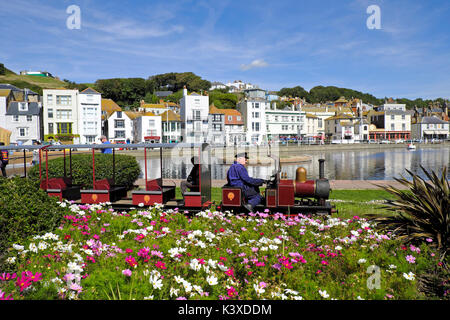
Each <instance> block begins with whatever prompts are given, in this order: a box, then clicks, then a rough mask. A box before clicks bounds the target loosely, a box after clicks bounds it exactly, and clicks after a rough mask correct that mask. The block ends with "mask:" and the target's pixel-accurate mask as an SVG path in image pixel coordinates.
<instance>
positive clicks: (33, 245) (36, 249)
mask: <svg viewBox="0 0 450 320" xmlns="http://www.w3.org/2000/svg"><path fill="white" fill-rule="evenodd" d="M28 249H29V250H30V251H31V252H34V253H37V252H38V248H37V247H36V245H35V244H34V243H33V242H32V243H30V245H29V246H28Z"/></svg>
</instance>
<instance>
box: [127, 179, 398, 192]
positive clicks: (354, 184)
mask: <svg viewBox="0 0 450 320" xmlns="http://www.w3.org/2000/svg"><path fill="white" fill-rule="evenodd" d="M181 181H182V180H181V179H164V182H165V183H167V184H170V185H173V184H174V183H175V184H176V186H180V182H181ZM136 184H137V185H139V186H142V187H143V186H144V185H145V183H144V179H138V180H137V181H136ZM225 184H226V180H212V183H211V186H212V187H213V188H221V187H222V186H223V185H225ZM388 185H389V186H393V187H396V188H398V189H402V190H404V189H406V188H405V187H404V186H403V185H402V184H400V183H398V182H397V181H395V180H331V181H330V187H331V190H374V189H380V187H379V186H388Z"/></svg>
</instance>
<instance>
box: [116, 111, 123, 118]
mask: <svg viewBox="0 0 450 320" xmlns="http://www.w3.org/2000/svg"><path fill="white" fill-rule="evenodd" d="M116 114H117V118H118V119H121V118H122V111H117V113H116Z"/></svg>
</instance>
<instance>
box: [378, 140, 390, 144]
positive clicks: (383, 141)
mask: <svg viewBox="0 0 450 320" xmlns="http://www.w3.org/2000/svg"><path fill="white" fill-rule="evenodd" d="M380 143H381V144H389V143H391V141H389V140H381V141H380Z"/></svg>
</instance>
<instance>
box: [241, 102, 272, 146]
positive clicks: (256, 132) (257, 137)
mask: <svg viewBox="0 0 450 320" xmlns="http://www.w3.org/2000/svg"><path fill="white" fill-rule="evenodd" d="M237 108H238V110H239V112H240V113H241V114H242V119H243V121H244V127H245V131H246V132H245V141H246V142H247V143H249V144H251V145H261V144H265V143H267V135H266V134H267V131H266V128H267V127H266V109H269V108H270V103H269V102H268V101H267V100H265V99H259V98H252V99H244V100H242V101H241V102H239V103H238V105H237Z"/></svg>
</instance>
